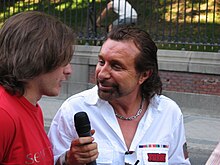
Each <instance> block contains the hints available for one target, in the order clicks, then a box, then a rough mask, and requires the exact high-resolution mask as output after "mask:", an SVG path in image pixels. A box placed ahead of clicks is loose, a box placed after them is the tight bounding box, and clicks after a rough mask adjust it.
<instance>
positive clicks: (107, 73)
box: [96, 39, 143, 101]
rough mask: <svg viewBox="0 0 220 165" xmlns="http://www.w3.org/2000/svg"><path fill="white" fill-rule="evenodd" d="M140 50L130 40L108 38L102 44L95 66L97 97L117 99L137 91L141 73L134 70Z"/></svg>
mask: <svg viewBox="0 0 220 165" xmlns="http://www.w3.org/2000/svg"><path fill="white" fill-rule="evenodd" d="M139 53H140V51H139V50H138V48H137V47H136V46H135V44H134V43H133V42H132V41H114V40H111V39H108V40H107V41H106V42H105V43H104V44H103V46H102V48H101V51H100V54H99V59H98V64H97V66H96V81H97V86H98V94H99V97H100V98H102V99H104V100H108V101H109V100H112V99H117V98H119V97H122V96H127V95H131V94H133V93H137V92H138V90H139V88H140V85H141V83H142V82H143V81H142V80H141V79H142V78H141V77H142V76H141V74H139V73H137V71H136V70H135V58H136V57H137V56H138V54H139Z"/></svg>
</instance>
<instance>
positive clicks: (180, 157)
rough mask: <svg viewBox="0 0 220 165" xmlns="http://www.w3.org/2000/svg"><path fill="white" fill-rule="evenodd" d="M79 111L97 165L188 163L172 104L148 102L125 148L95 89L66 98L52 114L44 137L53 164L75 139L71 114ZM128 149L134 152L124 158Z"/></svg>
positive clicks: (109, 111)
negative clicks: (87, 128) (87, 124)
mask: <svg viewBox="0 0 220 165" xmlns="http://www.w3.org/2000/svg"><path fill="white" fill-rule="evenodd" d="M80 111H84V112H86V113H87V114H88V117H89V120H90V124H91V128H92V129H94V130H95V131H96V132H95V134H94V135H93V137H94V138H95V141H96V142H97V144H98V151H99V156H98V159H97V160H96V162H97V165H104V164H105V165H124V164H125V161H129V162H130V163H131V164H132V165H133V164H134V162H136V161H137V160H139V163H138V165H145V164H149V165H151V164H153V165H156V164H158V165H168V164H169V165H177V164H185V165H189V164H190V162H189V159H188V158H186V159H185V158H184V152H183V151H184V144H185V142H186V138H185V130H184V125H183V115H182V113H181V111H180V109H179V107H178V106H177V104H176V103H175V102H174V101H172V100H171V99H169V98H167V97H165V96H163V95H161V96H158V95H156V96H154V97H153V98H152V99H151V101H150V104H149V106H148V109H147V111H146V112H145V114H144V116H143V117H142V119H141V120H140V122H139V124H138V128H137V130H136V133H135V136H134V139H133V141H132V143H131V146H130V148H129V149H128V148H127V147H126V144H125V141H124V138H123V135H122V132H121V129H120V127H119V124H118V122H117V119H116V116H115V114H114V110H113V108H112V106H111V105H110V104H109V103H108V102H107V101H104V100H102V99H100V98H99V97H98V94H97V86H95V87H93V88H92V89H89V90H86V91H83V92H81V93H79V94H76V95H73V96H71V97H70V98H68V99H67V100H66V101H65V102H64V103H63V105H62V106H61V107H60V109H59V110H58V112H57V114H56V115H55V117H54V119H53V121H52V124H51V128H50V130H49V134H48V135H49V138H50V140H51V142H52V145H53V152H54V156H55V162H56V160H57V159H58V157H59V156H60V155H61V154H62V153H64V152H65V151H66V150H69V147H70V144H71V141H72V140H73V139H75V138H77V137H78V135H77V133H76V131H75V127H74V115H75V114H76V113H77V112H80ZM128 150H129V151H134V152H133V154H128V155H126V156H125V152H126V151H128ZM150 161H160V162H157V163H156V162H150ZM161 161H162V162H161Z"/></svg>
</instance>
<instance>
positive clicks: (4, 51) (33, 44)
mask: <svg viewBox="0 0 220 165" xmlns="http://www.w3.org/2000/svg"><path fill="white" fill-rule="evenodd" d="M74 43H75V36H74V33H73V31H72V29H70V28H69V27H67V26H66V25H65V24H64V23H62V22H61V21H59V20H58V19H57V18H55V17H53V16H50V15H47V14H45V13H41V12H37V11H28V12H22V13H19V14H16V15H14V16H12V17H10V18H9V19H8V20H6V22H5V23H4V24H3V26H2V28H1V29H0V84H1V85H2V86H3V87H4V88H5V89H6V90H7V91H8V92H10V93H11V94H18V95H23V94H24V91H25V84H26V82H27V81H28V80H30V79H33V78H34V77H36V76H38V75H40V74H43V73H47V72H51V71H53V70H54V69H56V68H57V67H59V66H62V65H63V66H64V65H66V64H68V63H69V62H70V61H71V59H72V56H73V51H74V50H73V44H74Z"/></svg>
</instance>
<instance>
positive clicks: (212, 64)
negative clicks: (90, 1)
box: [71, 45, 220, 75]
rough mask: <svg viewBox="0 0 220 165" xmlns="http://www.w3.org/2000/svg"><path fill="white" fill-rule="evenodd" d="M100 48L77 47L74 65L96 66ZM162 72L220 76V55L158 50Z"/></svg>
mask: <svg viewBox="0 0 220 165" xmlns="http://www.w3.org/2000/svg"><path fill="white" fill-rule="evenodd" d="M100 48H101V47H100V46H84V45H76V46H75V53H74V57H73V60H72V61H71V63H72V64H82V65H96V63H97V56H98V53H99V50H100ZM158 63H159V69H160V70H170V71H181V72H191V73H205V74H216V75H219V74H220V73H219V71H220V53H213V52H194V51H181V50H180V51H179V50H162V49H159V50H158Z"/></svg>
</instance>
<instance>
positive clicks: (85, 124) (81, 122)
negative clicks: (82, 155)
mask: <svg viewBox="0 0 220 165" xmlns="http://www.w3.org/2000/svg"><path fill="white" fill-rule="evenodd" d="M74 122H75V128H76V132H77V134H78V135H79V137H86V136H92V135H91V132H90V131H91V126H90V121H89V117H88V115H87V114H86V112H78V113H76V114H75V115H74ZM87 165H96V161H95V160H94V161H92V162H90V163H88V164H87Z"/></svg>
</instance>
